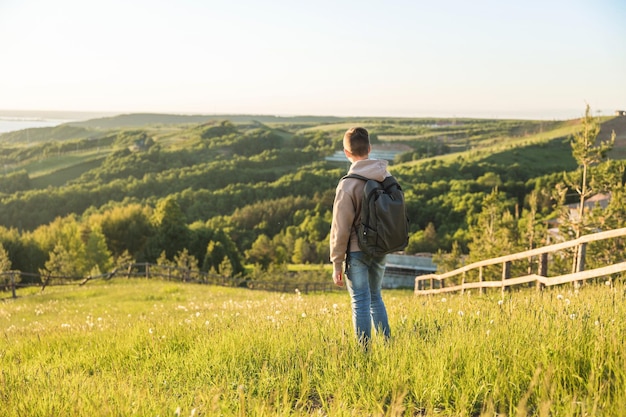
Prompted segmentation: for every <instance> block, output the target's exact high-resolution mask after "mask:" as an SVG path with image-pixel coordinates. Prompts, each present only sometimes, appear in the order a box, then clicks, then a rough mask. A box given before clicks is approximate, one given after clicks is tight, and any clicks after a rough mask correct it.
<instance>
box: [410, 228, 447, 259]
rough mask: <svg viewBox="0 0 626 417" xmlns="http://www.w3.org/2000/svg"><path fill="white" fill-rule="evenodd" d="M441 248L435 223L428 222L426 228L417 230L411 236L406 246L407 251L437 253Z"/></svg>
mask: <svg viewBox="0 0 626 417" xmlns="http://www.w3.org/2000/svg"><path fill="white" fill-rule="evenodd" d="M438 248H439V238H438V237H437V230H435V224H434V223H433V222H428V225H427V226H426V229H424V230H420V231H417V232H415V233H413V234H411V235H410V236H409V245H408V246H407V248H406V252H407V253H421V252H427V253H435V252H436V251H437V249H438Z"/></svg>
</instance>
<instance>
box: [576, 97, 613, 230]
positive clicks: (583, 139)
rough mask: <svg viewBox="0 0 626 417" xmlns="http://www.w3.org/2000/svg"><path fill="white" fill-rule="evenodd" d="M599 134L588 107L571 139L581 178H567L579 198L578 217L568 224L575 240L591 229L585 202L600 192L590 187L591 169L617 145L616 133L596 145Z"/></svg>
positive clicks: (597, 125)
mask: <svg viewBox="0 0 626 417" xmlns="http://www.w3.org/2000/svg"><path fill="white" fill-rule="evenodd" d="M599 133H600V122H599V121H598V119H597V118H594V117H593V116H592V115H591V108H590V107H589V105H587V108H586V109H585V116H584V117H583V119H582V126H581V128H580V130H579V131H578V132H576V133H575V134H574V135H573V136H572V139H571V146H572V155H573V156H574V158H575V159H576V162H577V163H578V174H579V176H578V178H576V179H573V178H571V177H569V176H566V182H567V183H568V185H569V186H570V187H572V188H574V189H575V190H576V193H577V194H578V197H579V198H578V212H577V216H576V217H574V218H571V217H569V219H570V221H569V222H568V226H570V227H571V228H572V229H573V232H574V238H578V237H580V236H581V235H583V234H585V231H586V230H588V229H589V225H587V224H586V220H587V218H586V215H585V201H586V200H587V198H588V197H590V196H592V195H593V194H595V193H597V192H598V191H597V190H596V189H594V188H593V187H591V186H590V183H591V179H590V178H589V176H590V172H591V168H592V166H594V165H596V164H598V163H600V162H601V161H602V160H604V159H605V158H606V155H607V153H608V152H609V151H610V150H611V149H613V145H614V143H615V132H613V133H612V135H611V138H610V139H609V140H608V141H602V142H600V143H596V142H597V138H598V134H599Z"/></svg>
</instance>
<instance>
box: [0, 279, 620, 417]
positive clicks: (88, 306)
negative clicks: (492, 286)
mask: <svg viewBox="0 0 626 417" xmlns="http://www.w3.org/2000/svg"><path fill="white" fill-rule="evenodd" d="M1 294H2V296H5V297H8V295H9V294H6V293H1ZM19 295H20V297H19V298H17V299H10V298H4V299H3V301H0V327H1V328H2V331H3V334H2V338H1V341H0V361H1V363H2V370H1V371H0V381H1V383H0V398H2V404H3V406H2V409H3V413H2V414H3V415H6V416H25V415H38V416H51V415H55V416H56V415H142V416H144V415H152V416H156V415H160V416H165V415H176V414H178V415H184V416H191V415H209V416H212V415H224V416H230V415H233V416H239V415H266V416H273V415H284V416H286V415H329V416H352V415H372V416H378V415H381V416H382V415H392V416H396V415H398V416H399V415H407V416H416V415H417V416H419V415H445V416H472V415H481V414H482V415H490V416H493V415H495V414H496V413H497V414H498V415H524V416H526V415H543V416H548V415H551V416H557V415H558V416H568V415H580V416H582V415H607V416H608V415H619V414H620V413H621V412H622V411H623V410H624V409H626V408H625V407H626V375H625V372H626V371H625V370H626V353H625V352H624V342H625V340H626V324H625V323H624V317H626V314H625V313H626V307H625V306H626V304H625V301H626V295H625V289H624V286H623V285H622V284H621V283H619V284H618V286H617V287H611V286H608V285H600V286H592V285H587V286H584V287H582V288H581V289H580V290H578V291H574V290H573V289H572V288H571V287H561V288H552V289H548V290H546V291H544V292H541V293H538V292H536V291H535V290H534V289H533V290H530V289H529V290H527V291H521V292H512V293H509V294H507V295H506V296H505V297H504V298H502V297H501V295H500V293H499V292H493V293H490V294H487V295H478V294H472V293H470V294H467V293H466V294H463V295H461V294H455V295H454V294H453V295H447V296H446V297H445V298H443V297H416V296H414V295H413V294H412V292H410V291H387V292H385V294H384V295H385V300H386V303H387V307H388V310H389V315H390V321H391V326H392V332H393V338H392V340H391V341H390V343H388V344H384V343H382V342H381V340H380V339H378V338H375V339H374V342H375V343H374V345H373V346H372V349H371V350H370V351H369V352H368V353H365V352H362V351H361V350H360V348H359V347H358V345H356V343H355V341H354V337H353V334H352V324H351V313H350V305H349V297H348V295H347V293H345V292H339V293H329V294H313V295H311V294H309V295H304V294H301V293H300V292H298V291H296V292H294V293H289V294H282V293H269V292H261V291H249V290H245V289H234V288H222V287H212V286H202V285H195V284H182V283H168V282H161V281H149V280H122V279H120V280H114V281H111V282H93V283H89V284H88V285H86V286H83V287H49V288H46V290H45V292H44V293H43V294H41V293H38V292H31V293H28V292H26V290H24V291H22V292H20V294H19Z"/></svg>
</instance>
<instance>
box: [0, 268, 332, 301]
mask: <svg viewBox="0 0 626 417" xmlns="http://www.w3.org/2000/svg"><path fill="white" fill-rule="evenodd" d="M25 277H28V278H29V282H27V283H23V282H22V278H25ZM113 277H122V278H128V279H130V278H146V279H162V280H166V281H178V282H187V283H196V284H207V285H219V286H224V287H239V288H248V289H251V290H264V291H279V292H295V291H299V292H301V293H304V294H307V293H309V292H320V291H322V292H328V291H338V290H341V288H340V287H337V286H336V285H334V284H333V283H332V281H331V282H330V283H328V282H301V281H298V280H296V279H294V278H293V277H290V276H286V275H285V276H284V277H282V278H281V277H279V278H278V279H277V280H276V281H258V280H251V279H247V278H241V277H236V278H232V277H226V276H223V275H218V274H214V273H209V272H203V271H199V270H194V269H189V268H181V267H177V266H168V265H157V264H152V263H131V264H128V265H125V266H123V267H120V268H116V269H114V270H113V271H110V272H107V273H105V274H101V275H95V276H87V277H80V276H79V277H76V276H74V277H71V276H61V275H40V274H33V273H25V272H21V271H5V272H0V292H11V296H12V297H13V298H16V297H17V294H16V290H17V289H19V288H26V287H41V291H43V290H44V289H45V288H46V287H47V286H58V285H79V286H80V285H85V284H86V283H88V282H89V281H91V280H96V279H103V280H109V279H111V278H113Z"/></svg>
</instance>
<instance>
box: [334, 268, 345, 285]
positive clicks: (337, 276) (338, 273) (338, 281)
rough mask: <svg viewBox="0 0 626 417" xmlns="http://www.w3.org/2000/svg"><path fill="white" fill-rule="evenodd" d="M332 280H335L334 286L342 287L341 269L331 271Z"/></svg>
mask: <svg viewBox="0 0 626 417" xmlns="http://www.w3.org/2000/svg"><path fill="white" fill-rule="evenodd" d="M333 281H334V282H335V285H336V286H338V287H343V274H342V273H341V271H335V272H333Z"/></svg>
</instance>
